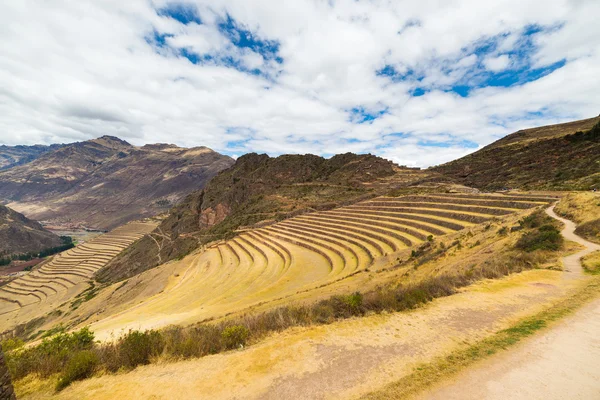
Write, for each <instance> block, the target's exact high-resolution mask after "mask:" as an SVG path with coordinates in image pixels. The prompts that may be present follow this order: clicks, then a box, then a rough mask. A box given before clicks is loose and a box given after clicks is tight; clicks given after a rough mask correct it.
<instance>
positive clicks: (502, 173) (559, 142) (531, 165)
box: [433, 117, 600, 190]
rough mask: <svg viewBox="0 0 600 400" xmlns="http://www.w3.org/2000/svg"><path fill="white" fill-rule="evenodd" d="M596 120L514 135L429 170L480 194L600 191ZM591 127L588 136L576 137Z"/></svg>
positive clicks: (599, 135)
mask: <svg viewBox="0 0 600 400" xmlns="http://www.w3.org/2000/svg"><path fill="white" fill-rule="evenodd" d="M599 121H600V117H599V118H591V119H586V120H581V121H575V122H571V123H566V124H560V125H551V126H546V127H540V128H533V129H527V130H523V131H519V132H516V133H513V134H511V135H508V136H507V137H505V138H503V139H500V140H498V141H497V142H495V143H492V144H491V145H489V146H486V147H484V148H483V149H481V150H479V151H477V152H475V153H473V154H470V155H468V156H465V157H463V158H461V159H458V160H455V161H451V162H449V163H447V164H443V165H440V166H438V167H434V168H433V171H436V172H439V173H441V174H443V175H445V176H448V177H451V178H452V179H455V180H456V181H457V182H459V183H462V184H464V185H467V186H473V187H477V188H482V189H501V188H505V187H509V188H523V189H554V190H565V189H567V190H569V189H576V190H580V189H589V188H592V187H600V159H599V158H598V154H600V134H599V133H600V125H598V124H599V123H600V122H599ZM594 125H595V126H596V127H595V131H594V132H591V133H589V134H581V133H579V134H578V133H577V132H588V131H590V130H591V129H592V128H593V127H594ZM542 156H543V158H542Z"/></svg>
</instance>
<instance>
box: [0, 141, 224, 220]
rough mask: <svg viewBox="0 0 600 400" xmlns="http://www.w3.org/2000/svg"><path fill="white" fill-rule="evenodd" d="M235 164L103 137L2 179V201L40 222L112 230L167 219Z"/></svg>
mask: <svg viewBox="0 0 600 400" xmlns="http://www.w3.org/2000/svg"><path fill="white" fill-rule="evenodd" d="M233 162H234V161H233V159H231V158H230V157H228V156H225V155H222V154H219V153H217V152H215V151H213V150H211V149H208V148H207V147H203V146H202V147H194V148H181V147H177V146H174V145H166V147H165V145H162V144H161V145H159V146H153V145H150V146H148V145H147V146H142V147H137V146H133V145H131V144H129V143H128V142H126V141H124V140H121V139H119V138H117V137H114V136H102V137H99V138H96V139H92V140H88V141H83V142H75V143H71V144H68V145H64V146H61V147H60V148H58V149H56V150H54V151H50V152H46V153H44V154H42V155H40V156H39V157H38V158H37V159H35V160H33V161H31V162H29V163H26V164H22V165H18V166H14V167H12V168H9V169H6V170H2V171H0V199H1V200H3V201H4V202H5V203H7V204H9V205H10V206H11V207H13V208H15V209H16V210H17V211H21V212H24V213H25V214H27V215H28V216H30V217H32V218H35V219H37V220H49V221H50V222H53V223H58V224H75V225H81V226H89V227H93V228H99V229H111V228H114V227H116V226H118V225H121V224H123V223H125V222H128V221H130V220H133V219H138V218H142V217H146V216H151V215H155V214H157V213H160V212H164V211H166V210H167V209H168V207H169V206H171V205H173V204H175V203H177V202H178V201H179V200H180V199H181V198H183V197H184V196H185V195H187V194H188V193H189V192H191V191H193V190H196V189H199V188H202V187H203V186H204V184H205V183H206V182H207V181H208V180H210V178H212V177H213V176H214V175H215V174H216V173H217V172H219V171H220V170H222V169H224V168H226V167H228V166H229V165H231V164H233Z"/></svg>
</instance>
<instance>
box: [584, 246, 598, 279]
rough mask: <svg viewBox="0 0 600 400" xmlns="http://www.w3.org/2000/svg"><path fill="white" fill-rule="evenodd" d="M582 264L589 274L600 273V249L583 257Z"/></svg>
mask: <svg viewBox="0 0 600 400" xmlns="http://www.w3.org/2000/svg"><path fill="white" fill-rule="evenodd" d="M581 265H582V266H583V269H584V271H585V272H587V273H588V274H592V275H600V251H596V252H594V253H591V254H588V255H587V256H585V257H583V258H582V259H581Z"/></svg>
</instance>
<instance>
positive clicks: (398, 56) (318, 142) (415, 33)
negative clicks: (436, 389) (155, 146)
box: [0, 0, 600, 167]
mask: <svg viewBox="0 0 600 400" xmlns="http://www.w3.org/2000/svg"><path fill="white" fill-rule="evenodd" d="M598 15H600V1H598V0H494V1H481V0H475V1H471V0H445V1H433V0H419V1H401V0H393V1H377V0H372V1H362V0H361V1H359V0H339V1H337V0H329V1H324V0H221V1H215V0H212V1H203V0H195V1H177V2H172V1H162V0H126V1H124V0H77V1H69V0H44V1H39V0H37V1H32V0H14V1H5V2H2V3H1V4H0V144H7V145H17V144H26V145H31V144H36V143H40V144H50V143H68V142H74V141H81V140H87V139H91V138H95V137H99V136H102V135H113V136H118V137H120V138H121V139H124V140H127V141H129V142H130V143H132V144H135V145H142V144H145V143H174V144H177V145H180V146H185V147H192V146H208V147H210V148H212V149H214V150H216V151H219V152H222V153H225V154H228V155H231V156H233V157H238V156H240V155H242V154H244V153H248V152H258V153H267V154H270V155H273V156H276V155H279V154H286V153H301V154H304V153H313V154H320V155H323V156H326V157H329V156H331V155H333V154H336V153H342V152H348V151H351V152H357V153H372V154H376V155H379V156H382V157H385V158H387V159H391V160H393V161H395V162H397V163H399V164H401V165H407V166H419V167H427V166H431V165H436V164H440V163H443V162H447V161H450V160H452V159H456V158H459V157H461V156H463V155H465V154H468V153H470V152H473V151H475V150H477V149H479V148H481V147H483V146H485V145H487V144H489V143H491V142H493V141H495V140H497V139H499V138H501V137H502V136H504V135H506V134H509V133H512V132H514V131H516V130H519V129H523V128H527V127H534V126H540V125H547V124H553V123H558V122H563V121H569V120H575V119H581V118H589V117H592V116H596V115H598V114H599V113H600V95H599V94H600V79H599V77H600V24H599V23H598Z"/></svg>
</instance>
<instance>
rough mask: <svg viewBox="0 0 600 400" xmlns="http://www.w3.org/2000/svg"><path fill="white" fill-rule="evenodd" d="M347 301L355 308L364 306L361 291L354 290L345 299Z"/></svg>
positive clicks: (349, 305)
mask: <svg viewBox="0 0 600 400" xmlns="http://www.w3.org/2000/svg"><path fill="white" fill-rule="evenodd" d="M344 301H345V303H346V304H347V305H348V307H350V308H351V309H353V310H359V309H360V308H361V306H362V301H363V297H362V294H360V292H354V293H352V294H350V295H348V296H346V297H345V299H344Z"/></svg>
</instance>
